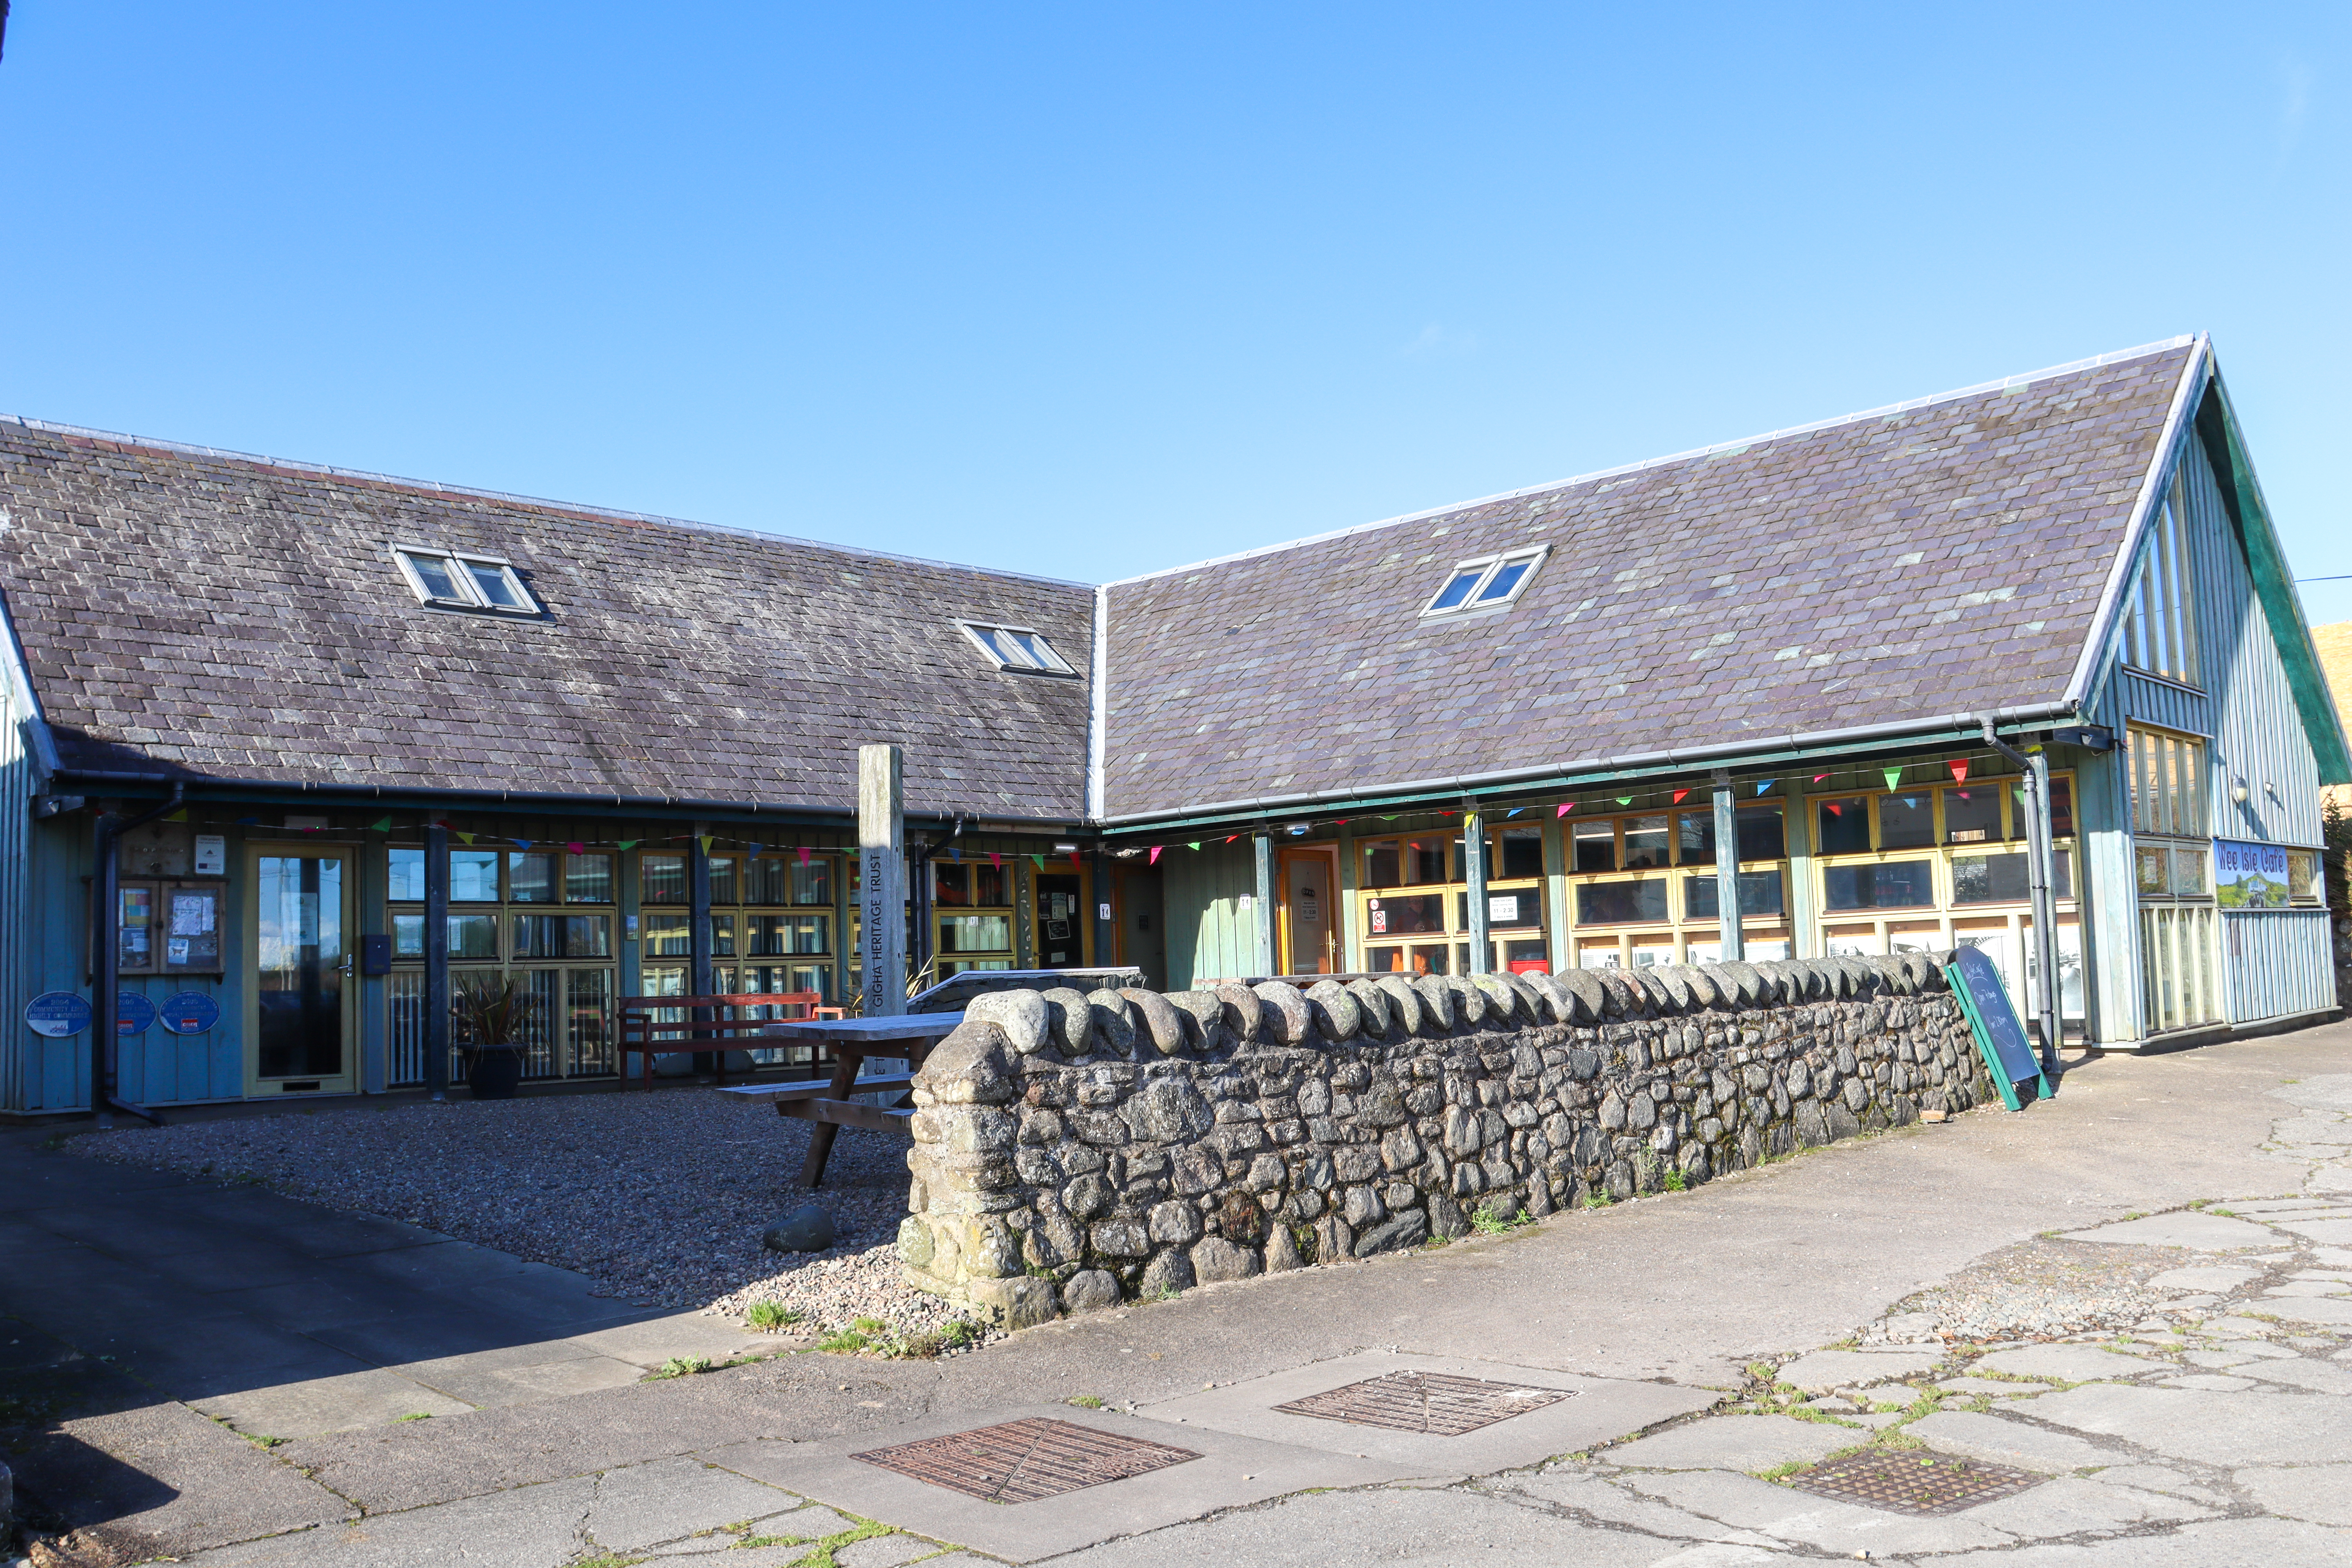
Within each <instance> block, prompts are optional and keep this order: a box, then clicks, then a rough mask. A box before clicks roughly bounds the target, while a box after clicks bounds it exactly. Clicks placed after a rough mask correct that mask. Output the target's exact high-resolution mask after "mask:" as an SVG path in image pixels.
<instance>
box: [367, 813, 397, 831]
mask: <svg viewBox="0 0 2352 1568" xmlns="http://www.w3.org/2000/svg"><path fill="white" fill-rule="evenodd" d="M368 831H369V832H370V833H389V832H391V831H392V818H390V817H388V816H387V817H385V818H384V819H383V821H382V822H371V823H369V824H368Z"/></svg>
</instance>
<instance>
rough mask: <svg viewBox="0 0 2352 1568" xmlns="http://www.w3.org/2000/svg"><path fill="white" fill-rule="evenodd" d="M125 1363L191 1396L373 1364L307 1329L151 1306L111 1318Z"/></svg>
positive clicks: (178, 1395) (229, 1314)
mask: <svg viewBox="0 0 2352 1568" xmlns="http://www.w3.org/2000/svg"><path fill="white" fill-rule="evenodd" d="M106 1327H107V1328H108V1329H110V1330H114V1331H116V1332H115V1334H114V1335H113V1337H112V1338H111V1339H110V1340H109V1341H108V1343H109V1344H110V1345H112V1346H115V1347H116V1353H117V1354H118V1355H119V1356H120V1357H121V1361H122V1363H123V1365H124V1367H125V1368H126V1369H127V1370H129V1371H130V1372H131V1373H133V1374H134V1375H136V1376H138V1377H140V1378H142V1379H144V1380H145V1381H147V1382H148V1383H151V1384H153V1385H154V1386H155V1387H157V1388H159V1389H162V1390H163V1392H164V1393H166V1394H171V1395H172V1396H173V1398H175V1399H183V1400H188V1401H196V1400H204V1399H214V1398H219V1397H222V1396H224V1395H227V1394H241V1393H244V1392H246V1391H247V1390H249V1389H256V1388H274V1387H277V1386H278V1385H279V1384H289V1383H301V1382H307V1381H309V1380H310V1379H314V1378H322V1377H341V1376H342V1375H344V1374H345V1373H360V1372H366V1371H368V1370H370V1367H369V1363H367V1362H366V1361H364V1360H362V1359H361V1358H359V1357H357V1356H353V1355H350V1354H347V1353H345V1352H342V1351H340V1350H337V1349H335V1348H333V1347H332V1346H331V1345H326V1344H322V1343H320V1342H319V1341H317V1340H315V1339H312V1338H310V1336H309V1335H307V1334H302V1333H298V1332H297V1331H294V1330H292V1329H288V1328H282V1327H280V1326H279V1325H278V1324H276V1323H265V1322H261V1321H257V1320H256V1319H253V1318H250V1317H247V1316H245V1315H244V1314H242V1313H236V1312H209V1311H194V1310H192V1311H187V1312H183V1313H179V1314H174V1315H171V1316H157V1315H156V1314H154V1313H152V1312H150V1313H148V1314H145V1315H143V1316H142V1317H140V1318H137V1319H134V1320H131V1321H112V1322H109V1323H108V1324H106Z"/></svg>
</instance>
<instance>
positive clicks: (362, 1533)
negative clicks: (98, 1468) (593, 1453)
mask: <svg viewBox="0 0 2352 1568" xmlns="http://www.w3.org/2000/svg"><path fill="white" fill-rule="evenodd" d="M596 1482H597V1478H595V1477H594V1476H574V1477H572V1478H571V1479H565V1480H560V1481H546V1482H542V1483H541V1484H540V1485H538V1486H531V1487H518V1488H516V1489H513V1490H511V1491H503V1492H492V1493H490V1494H488V1496H485V1497H475V1498H465V1499H461V1500H458V1501H456V1502H446V1503H437V1504H436V1505H434V1506H432V1507H430V1508H418V1509H411V1510H408V1511H406V1512H404V1513H382V1514H372V1515H370V1516H368V1517H367V1518H365V1519H362V1520H361V1521H358V1522H356V1523H352V1524H338V1525H330V1526H327V1527H325V1528H322V1529H318V1530H306V1531H300V1532H299V1533H297V1534H293V1535H278V1536H273V1537H271V1538H270V1539H268V1540H266V1541H248V1542H244V1543H242V1544H240V1545H236V1546H223V1547H218V1548H215V1550H213V1551H210V1552H198V1553H196V1554H195V1555H194V1556H192V1557H190V1558H188V1559H187V1561H188V1562H189V1563H195V1564H200V1565H201V1568H448V1565H449V1564H450V1563H484V1564H489V1563H496V1564H497V1565H498V1568H563V1564H565V1563H571V1562H572V1561H574V1560H575V1559H576V1558H578V1557H580V1556H582V1555H584V1553H583V1551H582V1548H583V1547H584V1546H585V1545H586V1544H587V1542H586V1540H585V1539H584V1536H583V1532H582V1530H581V1523H582V1521H583V1520H584V1519H585V1518H586V1517H587V1514H588V1510H589V1509H590V1508H591V1506H593V1502H594V1500H595V1496H596Z"/></svg>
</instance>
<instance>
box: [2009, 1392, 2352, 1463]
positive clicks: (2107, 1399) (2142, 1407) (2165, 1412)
mask: <svg viewBox="0 0 2352 1568" xmlns="http://www.w3.org/2000/svg"><path fill="white" fill-rule="evenodd" d="M2026 1408H2027V1409H2029V1410H2031V1411H2032V1414H2033V1417H2034V1419H2036V1420H2038V1421H2047V1422H2050V1423H2052V1424H2053V1425H2055V1426H2065V1427H2071V1428H2072V1429H2074V1431H2077V1432H2088V1433H2091V1434H2093V1435H2095V1436H2108V1437H2120V1438H2122V1439H2123V1440H2124V1441H2125V1442H2126V1443H2131V1444H2135V1445H2137V1447H2141V1448H2144V1449H2147V1451H2148V1452H2149V1453H2151V1454H2159V1455H2165V1456H2168V1457H2170V1458H2179V1459H2191V1460H2194V1461H2196V1462H2197V1463H2199V1464H2205V1465H2220V1466H2231V1465H2248V1464H2252V1465H2297V1464H2316V1463H2323V1462H2326V1463H2339V1462H2352V1403H2347V1401H2345V1400H2341V1399H2336V1398H2332V1397H2330V1396H2328V1395H2326V1394H2297V1393H2293V1392H2290V1391H2286V1390H2281V1391H2280V1392H2279V1393H2277V1394H2266V1395H2260V1396H2257V1395H2254V1394H2214V1393H2210V1392H2207V1391H2205V1390H2202V1389H2190V1388H2147V1387H2137V1386H2134V1385H2132V1384H2105V1383H2103V1384H2089V1385H2087V1386H2084V1387H2082V1388H2070V1389H2068V1390H2067V1391H2066V1392H2065V1393H2063V1394H2043V1395H2042V1397H2041V1398H2039V1399H2036V1400H2034V1401H2033V1402H2032V1404H2031V1405H2028V1406H2027V1407H2026Z"/></svg>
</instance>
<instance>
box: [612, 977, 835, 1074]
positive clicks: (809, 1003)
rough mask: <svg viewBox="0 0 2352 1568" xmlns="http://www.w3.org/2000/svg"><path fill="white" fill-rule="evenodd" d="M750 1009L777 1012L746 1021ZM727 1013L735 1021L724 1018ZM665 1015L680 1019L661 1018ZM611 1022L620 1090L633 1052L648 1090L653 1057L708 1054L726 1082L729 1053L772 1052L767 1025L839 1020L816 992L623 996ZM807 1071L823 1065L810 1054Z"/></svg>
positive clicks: (813, 1053) (814, 1055) (814, 1054)
mask: <svg viewBox="0 0 2352 1568" xmlns="http://www.w3.org/2000/svg"><path fill="white" fill-rule="evenodd" d="M754 1007H757V1008H776V1009H779V1011H777V1012H776V1013H774V1014H773V1015H772V1016H768V1017H749V1016H745V1014H744V1012H743V1011H742V1010H743V1009H747V1008H754ZM783 1009H789V1011H784V1010H783ZM729 1011H732V1012H733V1014H734V1016H731V1017H730V1016H725V1015H726V1014H727V1013H728V1012H729ZM664 1013H672V1014H677V1015H680V1016H675V1017H670V1018H663V1017H662V1016H660V1015H662V1014H664ZM698 1013H699V1014H700V1015H701V1016H699V1017H698V1016H696V1015H697V1014H698ZM615 1016H617V1017H618V1019H619V1022H620V1037H621V1052H622V1058H623V1060H622V1072H621V1083H622V1086H623V1087H624V1088H625V1087H627V1085H628V1081H629V1079H628V1070H627V1069H628V1063H627V1055H628V1053H629V1052H631V1051H635V1052H636V1053H637V1054H638V1055H639V1056H640V1057H641V1058H643V1060H644V1065H643V1066H642V1067H641V1068H639V1069H638V1074H637V1077H638V1082H639V1084H640V1086H641V1087H643V1088H646V1089H651V1088H652V1087H653V1081H654V1058H656V1057H657V1056H676V1055H685V1054H700V1053H704V1052H709V1053H711V1054H713V1055H715V1056H716V1058H718V1077H719V1079H720V1080H722V1081H724V1079H726V1077H727V1053H728V1052H729V1051H730V1050H745V1049H761V1050H767V1049H772V1048H775V1047H776V1044H777V1042H776V1041H775V1040H774V1039H773V1038H772V1037H769V1036H768V1034H767V1027H768V1026H769V1025H770V1024H772V1023H775V1022H778V1021H780V1020H782V1019H810V1018H838V1017H840V1016H841V1009H840V1008H838V1007H828V1006H826V1005H824V997H823V996H821V995H819V994H817V993H815V992H814V991H762V992H741V993H732V994H726V995H717V996H624V997H622V998H621V1000H620V1005H619V1006H618V1008H617V1009H616V1014H615ZM787 1048H789V1047H787ZM808 1065H809V1066H810V1067H812V1068H815V1067H821V1066H824V1065H825V1064H824V1063H823V1062H822V1061H820V1060H818V1059H817V1053H815V1052H814V1051H812V1052H811V1053H810V1060H809V1062H808Z"/></svg>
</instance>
